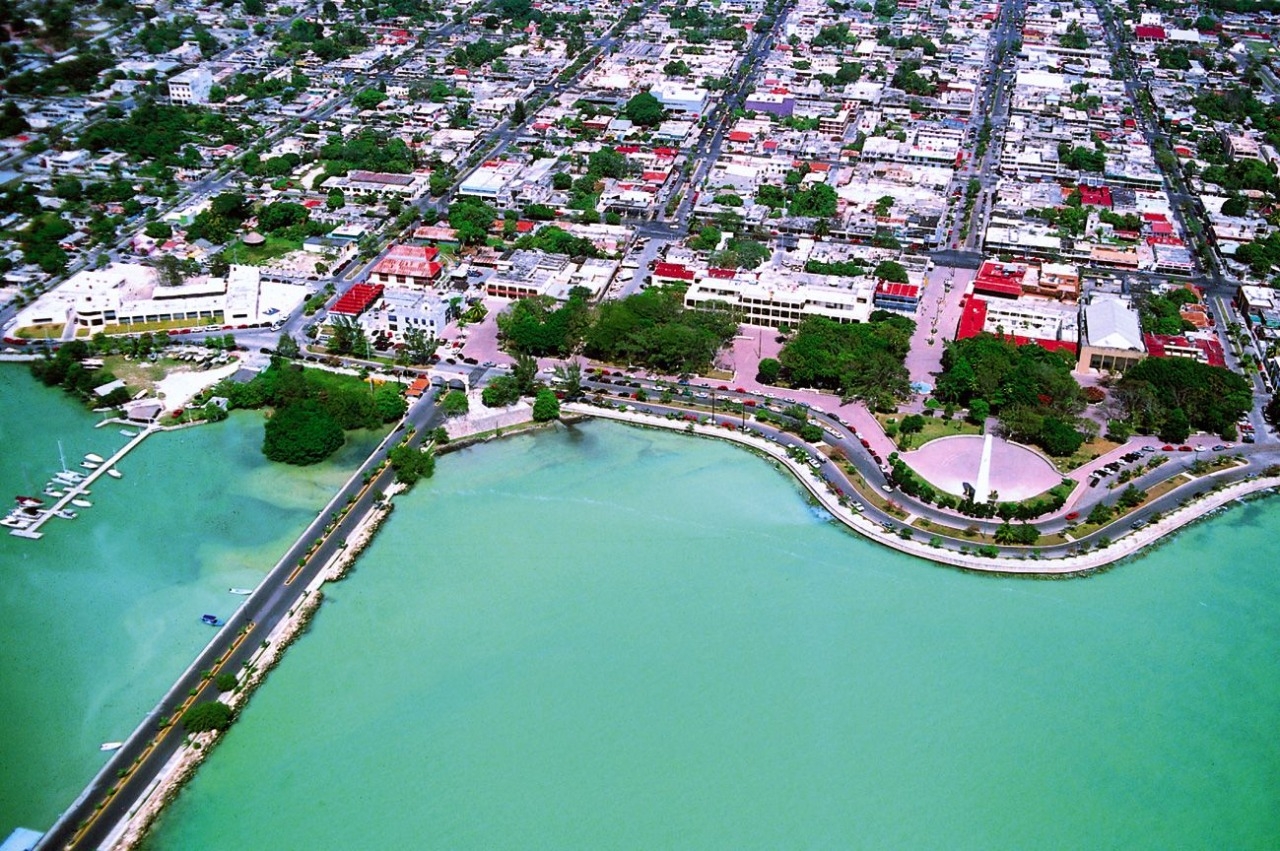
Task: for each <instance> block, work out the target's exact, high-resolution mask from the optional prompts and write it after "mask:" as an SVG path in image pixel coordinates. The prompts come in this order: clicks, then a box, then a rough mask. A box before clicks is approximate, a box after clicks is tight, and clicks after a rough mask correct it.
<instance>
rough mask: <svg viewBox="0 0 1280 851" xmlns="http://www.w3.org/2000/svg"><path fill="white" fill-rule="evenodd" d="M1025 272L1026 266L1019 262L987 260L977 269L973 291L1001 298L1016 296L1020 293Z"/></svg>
mask: <svg viewBox="0 0 1280 851" xmlns="http://www.w3.org/2000/svg"><path fill="white" fill-rule="evenodd" d="M1026 274H1027V267H1026V266H1025V265H1023V264H1021V263H998V262H996V261H994V260H988V261H986V262H985V263H983V264H982V268H981V269H979V270H978V277H977V278H975V279H974V282H973V291H974V292H978V293H986V294H987V295H995V296H1001V297H1002V298H1017V297H1018V296H1020V295H1022V279H1023V277H1025V276H1026Z"/></svg>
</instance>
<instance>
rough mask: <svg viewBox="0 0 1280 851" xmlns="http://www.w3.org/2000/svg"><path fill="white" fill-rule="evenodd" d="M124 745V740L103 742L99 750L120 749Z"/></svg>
mask: <svg viewBox="0 0 1280 851" xmlns="http://www.w3.org/2000/svg"><path fill="white" fill-rule="evenodd" d="M122 747H124V742H103V743H102V745H101V747H99V748H98V750H101V751H118V750H120V749H121V748H122Z"/></svg>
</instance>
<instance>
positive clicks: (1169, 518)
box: [563, 403, 1280, 575]
mask: <svg viewBox="0 0 1280 851" xmlns="http://www.w3.org/2000/svg"><path fill="white" fill-rule="evenodd" d="M563 409H564V410H565V411H566V412H570V413H574V414H580V415H583V416H589V417H599V418H601V419H610V420H617V421H620V422H626V423H631V424H633V425H640V426H648V427H655V428H664V429H668V430H672V431H682V432H687V433H693V434H696V435H699V436H702V437H710V438H716V439H719V440H727V441H730V442H733V443H737V444H740V445H743V446H746V447H749V448H751V449H753V450H755V451H757V452H759V453H762V454H764V455H767V456H768V457H769V458H771V459H773V460H774V461H777V462H778V463H779V464H781V465H782V466H783V467H785V468H786V469H787V470H788V471H790V472H791V473H792V474H793V475H794V476H795V477H796V479H797V480H798V481H799V482H800V484H801V485H803V486H804V488H805V489H806V490H807V491H809V493H810V494H811V495H812V496H813V497H814V498H815V499H816V500H817V501H818V502H819V503H820V504H821V505H822V506H823V508H825V509H826V510H827V512H829V513H830V514H831V516H832V518H834V519H835V520H837V521H838V522H840V523H842V524H843V525H844V526H846V527H848V528H849V529H851V530H853V531H855V532H857V533H859V534H861V535H863V536H865V537H867V538H870V539H872V540H873V541H875V542H877V543H879V544H883V545H885V546H888V547H891V548H893V549H895V550H898V551H900V552H903V553H907V554H909V555H914V556H917V557H919V558H923V559H928V560H929V561H933V562H937V563H939V564H946V565H950V566H952V567H958V568H962V569H964V570H973V571H978V572H982V573H1000V574H1014V575H1050V574H1056V575H1070V574H1078V573H1088V572H1091V571H1094V570H1098V569H1099V568H1103V567H1107V566H1108V565H1111V564H1114V563H1115V562H1117V561H1120V560H1121V559H1124V558H1128V557H1130V556H1133V555H1136V554H1137V553H1139V552H1140V551H1142V550H1143V549H1145V548H1146V547H1149V546H1152V545H1154V544H1156V543H1157V542H1158V541H1159V540H1160V539H1161V538H1164V537H1165V536H1167V535H1170V534H1172V533H1174V532H1176V531H1177V530H1179V529H1181V528H1183V527H1184V526H1186V525H1188V524H1190V523H1193V522H1195V521H1196V520H1198V519H1199V518H1201V517H1203V516H1205V515H1206V514H1209V513H1210V512H1212V511H1215V510H1217V509H1219V508H1221V507H1222V506H1224V505H1227V504H1229V503H1232V502H1235V501H1237V500H1239V499H1241V498H1243V497H1246V496H1248V495H1250V494H1253V493H1257V492H1261V491H1268V490H1273V489H1276V488H1280V477H1258V478H1251V479H1246V480H1244V481H1238V482H1233V483H1230V484H1225V485H1224V486H1223V487H1222V488H1221V489H1219V490H1212V491H1210V492H1209V493H1206V494H1203V495H1201V496H1200V497H1199V498H1198V499H1195V500H1193V501H1191V502H1188V503H1187V504H1186V505H1180V504H1178V501H1179V500H1181V499H1182V498H1183V496H1184V494H1183V493H1182V490H1183V488H1191V487H1192V486H1194V485H1195V484H1196V482H1197V481H1198V480H1192V481H1188V482H1186V483H1185V484H1184V485H1183V486H1182V487H1180V488H1178V489H1175V490H1173V491H1171V492H1170V493H1168V494H1165V495H1164V497H1162V499H1163V500H1165V501H1167V502H1168V503H1169V510H1168V511H1167V513H1165V514H1164V515H1163V516H1162V517H1161V518H1160V519H1159V520H1157V521H1156V522H1154V523H1151V524H1149V525H1146V526H1144V527H1143V528H1141V529H1125V530H1124V531H1125V533H1126V534H1124V535H1123V537H1120V538H1119V539H1117V540H1115V541H1112V542H1110V543H1109V544H1107V545H1106V546H1100V547H1098V548H1096V549H1091V550H1089V551H1088V552H1083V553H1081V552H1070V551H1069V548H1068V547H1065V546H1064V547H1062V548H1061V551H1060V552H1059V553H1057V554H1052V555H1050V556H1040V557H1032V552H1033V550H1032V549H1031V548H1026V549H1024V550H1023V551H1022V553H1021V554H1019V553H1018V548H1015V547H1002V548H1001V550H1002V556H1001V557H996V558H990V557H986V556H980V555H977V554H976V553H965V552H957V551H955V550H950V549H946V548H943V547H934V546H930V545H929V544H928V543H925V542H921V541H918V540H915V539H914V535H913V537H912V538H911V539H906V538H902V537H900V536H899V535H898V534H897V532H896V531H895V530H894V529H891V528H886V526H885V525H884V524H883V523H879V522H876V521H874V520H871V519H870V518H868V517H867V516H865V514H864V513H862V512H858V511H855V510H853V509H852V508H850V507H849V505H848V504H845V503H844V502H843V501H842V500H841V498H840V497H839V495H838V494H836V493H834V492H833V489H832V485H831V482H830V481H829V480H828V479H827V478H826V477H825V476H823V475H821V474H819V473H818V472H817V471H815V470H813V469H812V468H811V467H809V466H808V465H806V464H803V463H800V462H798V461H796V460H795V459H793V458H791V457H790V456H789V455H788V454H787V452H786V447H785V445H784V444H779V443H775V442H773V441H769V440H765V439H762V438H760V437H755V436H752V435H750V434H746V433H743V432H741V431H738V430H732V431H731V430H727V429H725V428H722V427H716V426H709V425H702V424H700V423H689V422H685V421H683V420H672V419H668V418H667V417H666V416H665V415H663V414H653V413H643V412H640V411H622V410H618V409H616V408H606V407H596V406H594V405H587V404H582V403H568V404H566V405H564V406H563ZM827 466H830V465H827ZM1237 469H1238V468H1237ZM1222 472H1224V473H1225V472H1228V471H1226V470H1224V471H1222ZM1201 484H1202V483H1201ZM1113 525H1116V524H1113ZM1120 528H1123V527H1120ZM1105 531H1111V530H1110V529H1109V528H1104V529H1100V530H1098V533H1095V534H1099V533H1101V532H1105ZM1117 534H1119V532H1117ZM969 546H974V547H976V544H974V543H972V542H969Z"/></svg>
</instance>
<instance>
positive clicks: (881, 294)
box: [871, 281, 920, 313]
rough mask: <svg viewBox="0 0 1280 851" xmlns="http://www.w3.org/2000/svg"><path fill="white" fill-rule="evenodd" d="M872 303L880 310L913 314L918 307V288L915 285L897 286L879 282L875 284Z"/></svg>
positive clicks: (889, 282) (890, 282)
mask: <svg viewBox="0 0 1280 851" xmlns="http://www.w3.org/2000/svg"><path fill="white" fill-rule="evenodd" d="M871 301H872V303H873V304H874V305H875V306H876V307H878V308H880V309H881V310H901V311H903V312H906V313H915V312H916V308H917V307H919V306H920V288H919V287H918V286H916V285H915V284H897V283H894V282H892V281H880V282H879V283H877V284H876V292H875V295H874V296H872V299H871Z"/></svg>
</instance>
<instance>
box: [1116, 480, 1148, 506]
mask: <svg viewBox="0 0 1280 851" xmlns="http://www.w3.org/2000/svg"><path fill="white" fill-rule="evenodd" d="M1146 498H1147V492H1146V491H1144V490H1139V489H1138V488H1136V487H1135V486H1133V485H1129V486H1128V487H1127V488H1125V489H1124V491H1123V492H1121V494H1120V499H1119V504H1120V506H1121V507H1123V508H1137V507H1138V506H1139V505H1142V503H1143V501H1144V500H1146Z"/></svg>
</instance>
